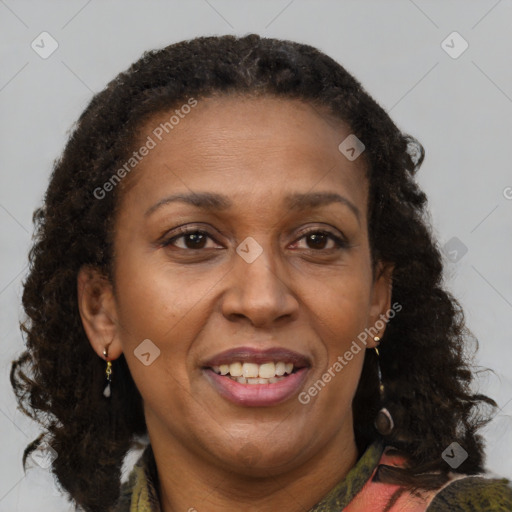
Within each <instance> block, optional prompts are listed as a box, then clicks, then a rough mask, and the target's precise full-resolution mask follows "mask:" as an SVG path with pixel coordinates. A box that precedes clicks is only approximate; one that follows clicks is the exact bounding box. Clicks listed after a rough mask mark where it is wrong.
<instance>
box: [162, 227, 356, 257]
mask: <svg viewBox="0 0 512 512" xmlns="http://www.w3.org/2000/svg"><path fill="white" fill-rule="evenodd" d="M190 234H200V235H206V236H207V237H208V238H209V239H210V240H213V241H214V242H215V243H218V242H217V241H216V240H215V238H213V237H212V236H211V235H210V234H209V233H208V232H207V231H201V230H200V229H194V228H184V229H182V230H180V234H179V235H174V236H172V237H171V238H168V239H167V240H164V241H163V242H162V247H168V246H171V245H172V244H173V243H174V242H175V241H176V240H179V239H180V238H184V237H186V236H187V235H190ZM318 234H320V235H327V237H328V238H329V239H331V240H332V241H333V242H334V243H335V247H331V248H329V249H312V248H308V249H309V250H310V251H314V252H322V251H332V250H333V249H334V250H339V249H346V248H348V246H349V244H348V242H346V241H345V240H343V238H341V237H339V236H336V235H335V234H333V233H331V232H330V231H327V230H322V229H318V228H316V229H315V228H313V229H310V230H308V231H305V232H303V233H302V234H301V236H300V237H299V238H298V239H297V240H296V241H295V242H294V244H295V243H297V242H298V241H299V240H302V239H303V238H306V237H307V236H310V235H318ZM176 248H177V249H180V250H183V251H195V250H197V251H200V250H202V249H203V248H199V249H189V248H187V249H184V248H182V247H176Z"/></svg>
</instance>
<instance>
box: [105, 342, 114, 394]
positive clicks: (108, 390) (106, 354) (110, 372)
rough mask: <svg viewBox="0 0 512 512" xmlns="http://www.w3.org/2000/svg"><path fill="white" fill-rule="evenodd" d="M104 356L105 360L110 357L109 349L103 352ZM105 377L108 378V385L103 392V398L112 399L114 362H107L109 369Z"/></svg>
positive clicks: (106, 370)
mask: <svg viewBox="0 0 512 512" xmlns="http://www.w3.org/2000/svg"><path fill="white" fill-rule="evenodd" d="M103 355H104V356H105V359H107V357H108V347H107V348H105V349H104V350H103ZM105 375H106V377H107V385H106V386H105V389H104V390H103V396H104V397H105V398H110V381H111V376H112V362H111V361H107V368H106V369H105Z"/></svg>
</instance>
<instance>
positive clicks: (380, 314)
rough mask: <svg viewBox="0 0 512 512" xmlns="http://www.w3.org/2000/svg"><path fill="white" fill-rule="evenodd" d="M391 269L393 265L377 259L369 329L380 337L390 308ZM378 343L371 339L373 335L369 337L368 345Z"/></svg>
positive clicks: (370, 346) (373, 345)
mask: <svg viewBox="0 0 512 512" xmlns="http://www.w3.org/2000/svg"><path fill="white" fill-rule="evenodd" d="M393 270H394V265H393V264H391V263H385V262H382V261H379V262H378V263H377V265H376V268H375V278H374V282H373V288H372V295H371V304H370V315H369V319H368V322H369V331H370V332H376V334H375V336H378V337H379V338H382V336H383V335H384V332H385V330H386V324H387V320H388V318H389V311H390V310H391V293H392V291H393ZM377 345H378V343H376V342H375V341H374V340H373V335H372V336H371V337H370V339H369V343H368V347H369V348H373V347H376V346H377Z"/></svg>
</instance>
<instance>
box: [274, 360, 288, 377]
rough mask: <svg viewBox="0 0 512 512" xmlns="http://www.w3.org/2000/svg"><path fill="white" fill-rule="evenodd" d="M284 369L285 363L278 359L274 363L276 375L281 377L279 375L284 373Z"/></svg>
mask: <svg viewBox="0 0 512 512" xmlns="http://www.w3.org/2000/svg"><path fill="white" fill-rule="evenodd" d="M285 371H286V365H285V364H284V363H283V362H281V361H279V362H278V363H276V375H278V376H279V377H281V375H284V373H285Z"/></svg>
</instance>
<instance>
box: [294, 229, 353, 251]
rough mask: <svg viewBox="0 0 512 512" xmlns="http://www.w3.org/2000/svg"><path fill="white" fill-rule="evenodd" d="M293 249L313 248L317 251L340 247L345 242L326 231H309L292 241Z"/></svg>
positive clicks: (344, 245) (343, 246)
mask: <svg viewBox="0 0 512 512" xmlns="http://www.w3.org/2000/svg"><path fill="white" fill-rule="evenodd" d="M294 246H295V249H313V250H317V251H321V250H326V251H328V250H331V249H342V248H346V247H347V243H346V242H345V241H344V240H343V239H342V238H340V237H338V236H336V235H334V234H333V233H329V232H327V231H311V232H309V233H306V234H304V235H303V236H302V237H301V238H299V239H298V240H297V242H295V243H294Z"/></svg>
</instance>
